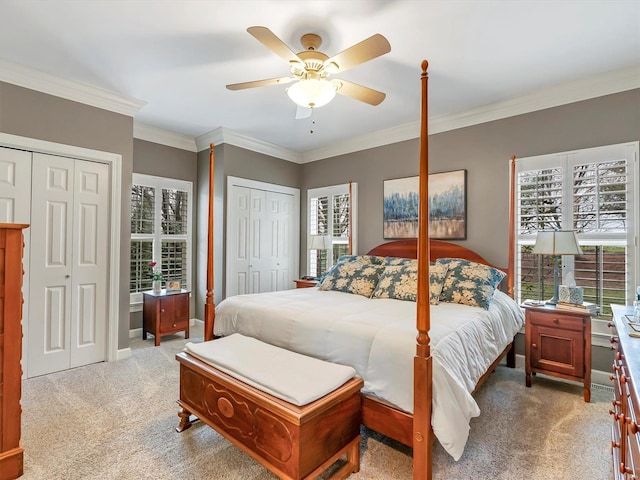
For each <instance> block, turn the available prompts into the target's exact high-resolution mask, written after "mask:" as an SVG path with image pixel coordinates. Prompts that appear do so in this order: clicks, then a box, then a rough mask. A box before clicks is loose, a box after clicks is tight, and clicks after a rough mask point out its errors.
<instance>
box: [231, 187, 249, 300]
mask: <svg viewBox="0 0 640 480" xmlns="http://www.w3.org/2000/svg"><path fill="white" fill-rule="evenodd" d="M250 203H251V189H250V188H246V187H238V186H233V187H232V188H231V189H230V190H229V200H228V205H229V212H233V214H231V213H229V217H228V222H229V223H228V227H227V229H228V232H229V233H228V237H227V238H228V240H227V241H228V244H229V245H228V247H227V248H228V249H229V254H228V256H227V263H228V268H227V272H228V273H227V275H228V278H227V296H231V295H243V294H245V293H249V217H250V210H249V205H250Z"/></svg>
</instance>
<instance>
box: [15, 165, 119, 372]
mask: <svg viewBox="0 0 640 480" xmlns="http://www.w3.org/2000/svg"><path fill="white" fill-rule="evenodd" d="M32 179H33V180H32V194H31V204H32V215H31V233H32V238H33V239H36V238H37V239H38V242H32V247H31V270H32V271H31V282H30V294H31V312H30V325H29V329H30V334H29V339H28V343H29V346H28V369H29V370H28V376H29V377H33V376H37V375H43V374H45V373H51V372H55V371H59V370H65V369H68V368H70V367H74V366H79V365H85V364H87V363H92V362H99V361H103V360H104V359H105V344H106V304H105V302H106V296H107V295H106V293H107V286H106V279H107V262H108V252H107V245H106V241H107V240H106V237H107V230H106V228H107V224H108V223H107V222H108V218H109V209H108V198H109V192H108V167H107V166H106V165H101V164H98V163H93V162H86V161H82V160H73V159H69V158H64V157H56V156H52V155H44V154H38V153H36V154H34V155H33V175H32Z"/></svg>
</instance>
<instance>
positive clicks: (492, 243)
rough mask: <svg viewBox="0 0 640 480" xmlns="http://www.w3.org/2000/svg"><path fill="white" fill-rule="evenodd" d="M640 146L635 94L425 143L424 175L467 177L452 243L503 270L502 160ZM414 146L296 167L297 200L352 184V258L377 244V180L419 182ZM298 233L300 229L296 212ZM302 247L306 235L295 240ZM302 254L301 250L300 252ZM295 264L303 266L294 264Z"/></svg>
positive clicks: (638, 93)
mask: <svg viewBox="0 0 640 480" xmlns="http://www.w3.org/2000/svg"><path fill="white" fill-rule="evenodd" d="M638 139H640V89H636V90H632V91H628V92H623V93H619V94H615V95H608V96H605V97H600V98H596V99H593V100H586V101H583V102H576V103H572V104H569V105H564V106H561V107H555V108H550V109H546V110H541V111H538V112H533V113H528V114H525V115H518V116H515V117H511V118H507V119H504V120H497V121H493V122H487V123H483V124H480V125H474V126H471V127H466V128H461V129H458V130H452V131H449V132H444V133H439V134H435V135H431V136H430V137H429V167H430V168H429V171H430V172H431V173H437V172H446V171H451V170H458V169H466V170H467V239H466V240H465V241H460V242H456V243H461V244H464V245H465V246H466V247H468V248H471V249H473V250H476V251H477V252H478V253H480V254H481V255H482V256H484V257H485V258H486V259H487V260H488V261H490V262H492V263H494V264H496V265H501V266H506V265H507V261H508V254H507V252H508V226H509V211H508V206H509V203H508V201H509V159H510V158H511V156H512V155H516V156H517V157H527V156H532V155H541V154H545V153H553V152H562V151H567V150H573V149H579V148H588V147H595V146H600V145H609V144H614V143H622V142H627V141H637V140H638ZM418 156H419V144H418V139H414V140H408V141H405V142H400V143H396V144H393V145H387V146H384V147H379V148H374V149H370V150H364V151H360V152H355V153H350V154H347V155H341V156H338V157H333V158H329V159H325V160H319V161H316V162H311V163H307V164H304V165H303V166H302V183H301V186H300V188H301V197H302V202H303V203H302V204H303V205H306V190H307V189H309V188H315V187H319V186H325V185H335V184H339V183H345V182H348V181H349V180H352V181H355V182H358V251H359V253H365V252H367V251H368V250H369V249H371V248H372V247H374V246H376V245H378V244H380V243H382V242H383V241H384V239H383V237H382V187H383V181H384V180H388V179H392V178H402V177H407V176H413V175H418V173H419V165H418ZM301 213H302V217H301V219H300V228H301V232H302V233H304V231H305V228H306V222H307V218H306V217H307V214H306V209H305V208H302V209H301ZM301 238H302V240H303V241H304V240H305V235H302V236H301ZM305 250H306V248H305V246H304V245H301V252H304V251H305ZM301 265H304V263H302V262H301Z"/></svg>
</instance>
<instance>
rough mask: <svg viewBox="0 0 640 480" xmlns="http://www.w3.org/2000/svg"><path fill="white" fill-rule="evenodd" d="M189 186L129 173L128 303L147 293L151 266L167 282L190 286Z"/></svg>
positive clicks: (183, 286) (176, 181) (190, 217)
mask: <svg viewBox="0 0 640 480" xmlns="http://www.w3.org/2000/svg"><path fill="white" fill-rule="evenodd" d="M191 192H192V183H191V182H185V181H182V180H172V179H169V178H162V177H152V176H149V175H141V174H136V173H134V174H133V186H132V187H131V257H130V262H131V276H130V282H129V292H130V293H131V303H139V302H141V301H142V295H141V292H143V291H145V290H151V282H152V270H153V269H152V267H151V262H152V261H155V262H156V267H155V270H157V271H159V272H161V273H162V277H163V279H164V280H163V287H164V286H165V285H166V281H167V280H180V283H181V286H182V288H185V289H189V288H190V285H191V238H192V235H191V231H192V230H191V229H192V226H191V223H192V215H191V212H192V194H191Z"/></svg>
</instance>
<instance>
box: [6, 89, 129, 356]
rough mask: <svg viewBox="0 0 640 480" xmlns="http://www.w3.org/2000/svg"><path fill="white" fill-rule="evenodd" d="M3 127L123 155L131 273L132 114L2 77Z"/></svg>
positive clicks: (123, 270) (124, 311)
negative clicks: (104, 108) (51, 92)
mask: <svg viewBox="0 0 640 480" xmlns="http://www.w3.org/2000/svg"><path fill="white" fill-rule="evenodd" d="M0 131H1V132H4V133H9V134H12V135H19V136H22V137H28V138H35V139H39V140H46V141H49V142H55V143H60V144H64V145H74V146H78V147H84V148H90V149H93V150H100V151H104V152H111V153H117V154H120V155H122V177H121V178H119V179H116V181H120V182H121V184H122V211H121V212H120V214H121V225H120V245H121V256H120V275H121V276H122V278H129V250H130V237H131V226H130V223H129V222H130V216H131V214H130V210H131V206H130V196H131V171H132V165H133V118H132V117H128V116H126V115H120V114H117V113H113V112H109V111H106V110H102V109H99V108H94V107H90V106H88V105H83V104H81V103H77V102H72V101H70V100H65V99H62V98H59V97H54V96H52V95H47V94H44V93H40V92H36V91H34V90H29V89H26V88H22V87H18V86H16V85H12V84H8V83H3V82H0ZM119 294H120V295H119V296H120V305H119V308H118V348H119V349H122V348H126V347H128V346H129V283H128V282H121V283H120V292H119Z"/></svg>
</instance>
